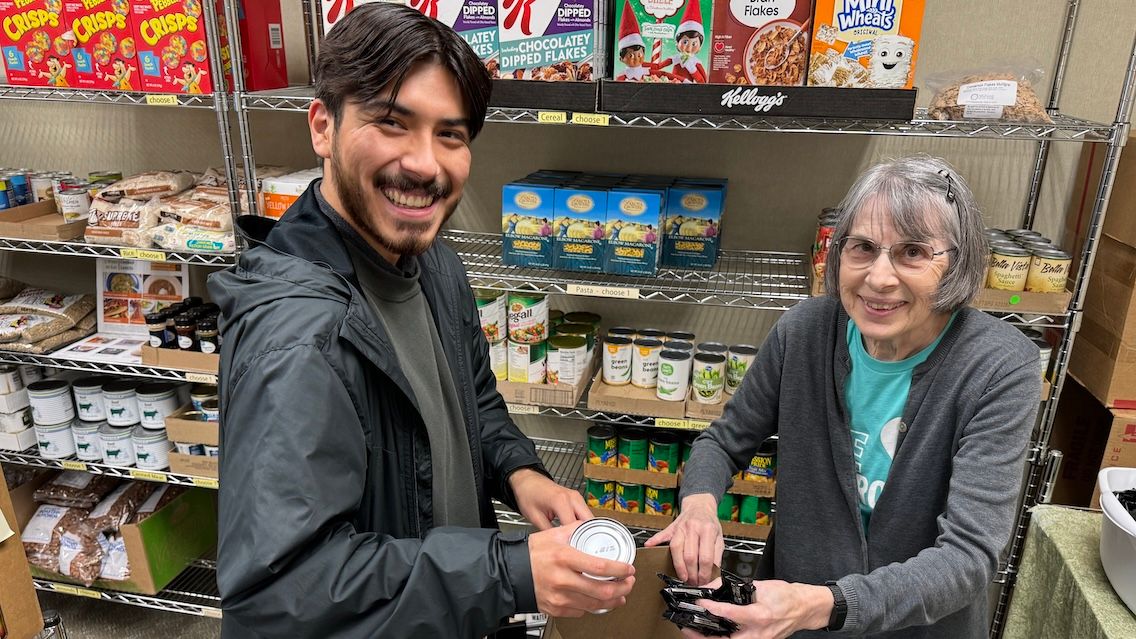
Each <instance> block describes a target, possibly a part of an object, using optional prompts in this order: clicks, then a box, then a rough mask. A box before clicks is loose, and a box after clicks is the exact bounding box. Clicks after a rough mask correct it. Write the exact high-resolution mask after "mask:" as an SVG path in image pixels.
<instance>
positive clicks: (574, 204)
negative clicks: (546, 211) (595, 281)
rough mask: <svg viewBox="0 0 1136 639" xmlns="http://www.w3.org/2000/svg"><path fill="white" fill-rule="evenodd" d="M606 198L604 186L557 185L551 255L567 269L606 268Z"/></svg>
mask: <svg viewBox="0 0 1136 639" xmlns="http://www.w3.org/2000/svg"><path fill="white" fill-rule="evenodd" d="M607 198H608V193H607V191H605V190H602V189H594V188H593V189H586V188H572V187H568V188H558V189H556V204H555V206H554V207H553V214H554V215H555V219H554V221H553V225H552V228H553V232H554V234H555V238H554V239H553V243H552V258H553V264H554V265H555V267H556V268H558V269H561V270H565V271H585V272H589V273H600V272H602V271H603V265H604V253H605V251H606V249H607V241H606V238H607Z"/></svg>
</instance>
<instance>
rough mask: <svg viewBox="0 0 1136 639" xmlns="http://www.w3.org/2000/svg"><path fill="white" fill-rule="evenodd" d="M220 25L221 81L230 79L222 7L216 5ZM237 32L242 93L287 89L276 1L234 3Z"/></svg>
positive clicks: (286, 68)
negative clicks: (222, 78)
mask: <svg viewBox="0 0 1136 639" xmlns="http://www.w3.org/2000/svg"><path fill="white" fill-rule="evenodd" d="M217 15H218V16H219V17H220V19H221V20H222V26H221V33H222V39H221V42H222V44H221V62H222V64H223V66H224V68H225V78H226V79H230V78H232V77H233V69H232V61H231V60H230V59H229V58H230V55H231V54H230V53H229V52H230V51H231V50H232V49H231V48H230V47H229V45H228V39H229V38H228V32H227V31H226V29H225V26H224V15H225V14H224V8H223V6H222V3H221V2H218V3H217ZM237 30H238V31H240V36H241V45H242V46H241V63H242V64H243V65H244V66H243V68H244V78H245V90H246V91H264V90H267V89H279V88H282V87H286V86H288V60H287V55H286V53H285V51H284V27H283V20H282V19H281V11H280V0H252V1H250V0H237Z"/></svg>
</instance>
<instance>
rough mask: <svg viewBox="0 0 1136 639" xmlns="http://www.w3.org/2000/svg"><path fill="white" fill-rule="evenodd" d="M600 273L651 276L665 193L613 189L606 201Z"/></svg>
mask: <svg viewBox="0 0 1136 639" xmlns="http://www.w3.org/2000/svg"><path fill="white" fill-rule="evenodd" d="M607 202H608V204H607V253H606V254H605V260H604V271H605V272H607V273H615V274H619V275H646V276H654V275H655V272H656V271H657V270H658V266H659V245H660V244H661V239H662V228H663V225H662V222H663V204H664V202H666V191H665V190H650V189H633V188H617V189H612V190H611V192H609V193H608V197H607Z"/></svg>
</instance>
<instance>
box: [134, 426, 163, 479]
mask: <svg viewBox="0 0 1136 639" xmlns="http://www.w3.org/2000/svg"><path fill="white" fill-rule="evenodd" d="M132 438H133V441H134V457H135V460H136V462H135V463H136V464H137V465H138V467H139V468H141V469H142V470H165V469H166V468H169V467H170V440H169V439H167V438H166V429H164V428H146V427H145V426H144V425H142V424H139V425H138V426H135V427H134V432H133V433H132Z"/></svg>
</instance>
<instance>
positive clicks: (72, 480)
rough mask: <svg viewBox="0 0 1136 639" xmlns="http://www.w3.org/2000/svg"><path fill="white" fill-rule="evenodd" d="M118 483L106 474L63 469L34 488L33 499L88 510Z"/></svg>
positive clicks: (43, 502) (42, 502)
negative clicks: (49, 479)
mask: <svg viewBox="0 0 1136 639" xmlns="http://www.w3.org/2000/svg"><path fill="white" fill-rule="evenodd" d="M118 483H119V482H118V480H117V479H115V478H113V477H108V476H106V475H91V474H89V473H85V472H83V471H79V470H65V471H63V472H61V473H59V475H58V476H57V477H55V478H54V479H52V480H51V481H49V482H47V483H45V484H44V485H42V486H40V487H39V488H38V489H36V491H35V494H34V495H33V499H35V500H36V501H38V502H39V503H41V504H51V505H53V506H62V507H64V508H82V509H84V510H90V509H92V508H94V507H95V506H96V505H98V503H99V502H100V501H102V500H103V498H104V497H106V496H107V495H109V494H110V493H111V491H113V490H114V489H115V488H116V487H117V486H118Z"/></svg>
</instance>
